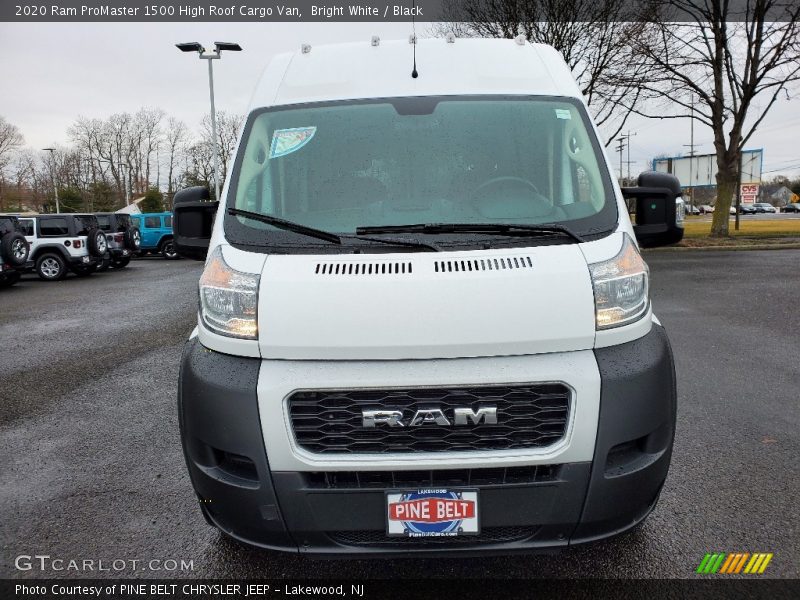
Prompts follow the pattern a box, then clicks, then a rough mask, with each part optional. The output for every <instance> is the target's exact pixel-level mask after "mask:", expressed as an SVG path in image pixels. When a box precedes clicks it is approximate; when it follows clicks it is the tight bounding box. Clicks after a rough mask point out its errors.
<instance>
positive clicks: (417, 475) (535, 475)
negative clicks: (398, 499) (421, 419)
mask: <svg viewBox="0 0 800 600" xmlns="http://www.w3.org/2000/svg"><path fill="white" fill-rule="evenodd" d="M558 476H559V465H532V466H526V467H506V468H498V469H445V470H431V471H320V472H312V473H306V474H305V484H306V486H307V487H309V488H314V489H328V490H332V489H336V490H343V489H370V488H372V489H375V488H411V489H422V488H438V487H453V486H458V487H469V486H478V485H480V486H489V485H510V484H528V483H547V482H550V481H558Z"/></svg>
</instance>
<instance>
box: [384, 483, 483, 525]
mask: <svg viewBox="0 0 800 600" xmlns="http://www.w3.org/2000/svg"><path fill="white" fill-rule="evenodd" d="M479 533H480V522H479V520H478V490H463V489H454V490H452V489H421V490H411V491H402V490H391V491H388V492H386V535H388V536H393V537H454V536H460V535H478V534H479Z"/></svg>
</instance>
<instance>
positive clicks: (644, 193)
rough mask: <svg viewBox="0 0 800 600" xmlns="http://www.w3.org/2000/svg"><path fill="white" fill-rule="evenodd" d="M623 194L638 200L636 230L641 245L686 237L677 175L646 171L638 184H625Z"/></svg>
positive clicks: (630, 198)
mask: <svg viewBox="0 0 800 600" xmlns="http://www.w3.org/2000/svg"><path fill="white" fill-rule="evenodd" d="M622 196H623V197H624V198H625V199H626V200H633V201H634V202H635V206H636V221H635V224H634V226H633V231H634V233H635V234H636V239H637V240H638V242H639V245H640V246H642V247H643V248H653V247H655V246H667V245H669V244H677V243H678V242H680V241H681V240H682V239H683V200H682V199H681V184H680V182H679V181H678V178H677V177H675V176H674V175H670V174H669V173H657V172H655V171H645V172H644V173H642V174H641V175H639V178H638V179H637V181H636V187H628V188H622Z"/></svg>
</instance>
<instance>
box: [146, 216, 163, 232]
mask: <svg viewBox="0 0 800 600" xmlns="http://www.w3.org/2000/svg"><path fill="white" fill-rule="evenodd" d="M144 226H145V227H147V228H148V229H158V228H159V227H161V219H160V218H159V217H145V218H144Z"/></svg>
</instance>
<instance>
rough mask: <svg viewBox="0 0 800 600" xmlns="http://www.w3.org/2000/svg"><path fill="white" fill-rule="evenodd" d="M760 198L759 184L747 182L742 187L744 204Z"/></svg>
mask: <svg viewBox="0 0 800 600" xmlns="http://www.w3.org/2000/svg"><path fill="white" fill-rule="evenodd" d="M756 200H758V184H757V183H745V184H743V185H742V189H741V202H742V204H752V203H753V202H755V201H756Z"/></svg>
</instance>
